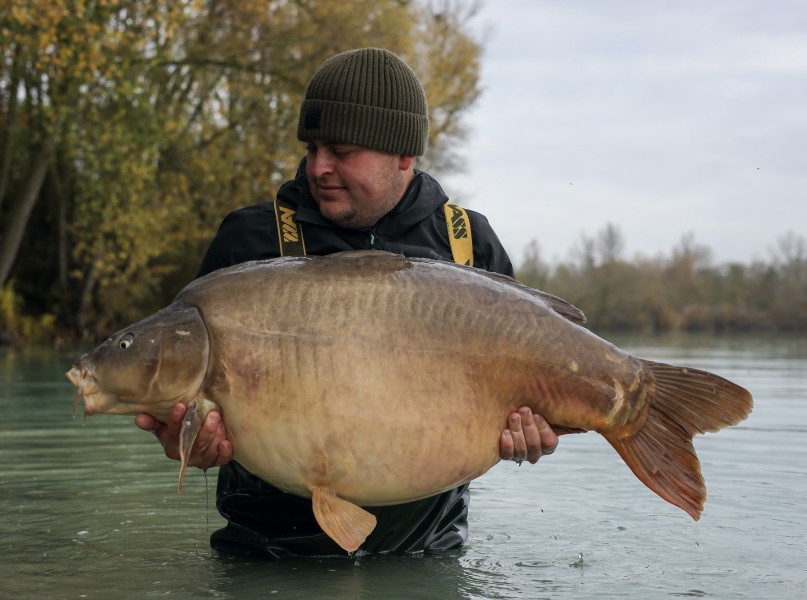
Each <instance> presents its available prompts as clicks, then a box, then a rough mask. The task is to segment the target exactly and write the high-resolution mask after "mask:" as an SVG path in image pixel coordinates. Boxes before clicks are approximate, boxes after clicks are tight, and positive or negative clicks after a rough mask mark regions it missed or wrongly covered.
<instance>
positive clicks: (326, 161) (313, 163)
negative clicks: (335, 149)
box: [308, 148, 333, 177]
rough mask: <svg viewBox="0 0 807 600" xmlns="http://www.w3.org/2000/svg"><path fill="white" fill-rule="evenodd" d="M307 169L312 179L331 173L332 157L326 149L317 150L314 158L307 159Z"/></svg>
mask: <svg viewBox="0 0 807 600" xmlns="http://www.w3.org/2000/svg"><path fill="white" fill-rule="evenodd" d="M308 168H309V169H311V175H313V176H314V177H322V176H323V175H327V174H328V173H331V172H332V171H333V156H331V153H330V152H328V150H327V149H326V148H319V149H317V151H316V152H315V153H314V156H309V157H308Z"/></svg>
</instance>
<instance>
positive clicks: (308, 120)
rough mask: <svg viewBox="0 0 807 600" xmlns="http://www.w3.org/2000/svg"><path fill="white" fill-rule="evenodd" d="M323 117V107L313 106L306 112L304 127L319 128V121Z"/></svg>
mask: <svg viewBox="0 0 807 600" xmlns="http://www.w3.org/2000/svg"><path fill="white" fill-rule="evenodd" d="M321 118H322V109H321V108H312V109H311V110H309V111H308V112H307V113H305V124H304V127H305V128H306V129H319V122H320V119H321Z"/></svg>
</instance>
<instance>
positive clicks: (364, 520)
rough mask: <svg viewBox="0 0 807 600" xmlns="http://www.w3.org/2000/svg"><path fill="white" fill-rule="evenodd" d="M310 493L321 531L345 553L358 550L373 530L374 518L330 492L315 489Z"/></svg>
mask: <svg viewBox="0 0 807 600" xmlns="http://www.w3.org/2000/svg"><path fill="white" fill-rule="evenodd" d="M311 493H312V498H311V500H312V502H313V505H314V516H315V517H316V519H317V523H319V526H320V527H322V530H323V531H324V532H325V533H327V534H328V536H329V537H330V538H331V539H332V540H333V541H335V542H336V543H337V544H339V545H340V546H341V547H342V548H344V549H345V550H346V551H348V552H354V551H355V550H358V548H359V546H361V545H362V544H363V543H364V540H366V539H367V536H368V535H370V532H372V531H373V529H375V524H376V519H375V517H374V516H373V515H371V514H370V513H369V512H367V511H366V510H364V509H363V508H361V507H359V506H356V505H355V504H353V503H352V502H348V501H347V500H343V499H342V498H340V497H339V496H337V495H336V494H334V493H333V492H331V491H330V490H326V489H323V488H319V487H315V488H313V489H312V490H311Z"/></svg>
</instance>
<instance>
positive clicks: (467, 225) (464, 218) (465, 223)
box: [443, 202, 474, 267]
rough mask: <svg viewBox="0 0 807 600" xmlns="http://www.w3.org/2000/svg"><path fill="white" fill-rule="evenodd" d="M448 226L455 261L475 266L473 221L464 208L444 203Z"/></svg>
mask: <svg viewBox="0 0 807 600" xmlns="http://www.w3.org/2000/svg"><path fill="white" fill-rule="evenodd" d="M443 210H444V211H445V213H446V226H447V227H448V241H449V243H450V244H451V255H452V256H453V257H454V262H455V263H457V264H460V265H467V266H469V267H473V266H474V244H473V240H472V239H471V222H470V221H469V220H468V213H467V212H465V209H464V208H461V207H459V206H457V205H456V204H449V203H448V202H446V203H445V204H444V205H443Z"/></svg>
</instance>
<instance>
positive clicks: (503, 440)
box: [499, 429, 513, 460]
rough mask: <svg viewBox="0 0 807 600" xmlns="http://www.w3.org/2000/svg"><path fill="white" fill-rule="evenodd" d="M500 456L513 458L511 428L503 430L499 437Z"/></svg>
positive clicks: (507, 458)
mask: <svg viewBox="0 0 807 600" xmlns="http://www.w3.org/2000/svg"><path fill="white" fill-rule="evenodd" d="M499 458H501V459H502V460H513V434H512V433H510V430H509V429H505V430H504V431H502V435H501V437H500V438H499Z"/></svg>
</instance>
